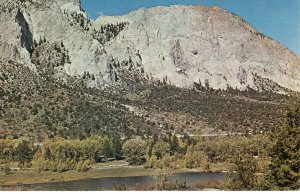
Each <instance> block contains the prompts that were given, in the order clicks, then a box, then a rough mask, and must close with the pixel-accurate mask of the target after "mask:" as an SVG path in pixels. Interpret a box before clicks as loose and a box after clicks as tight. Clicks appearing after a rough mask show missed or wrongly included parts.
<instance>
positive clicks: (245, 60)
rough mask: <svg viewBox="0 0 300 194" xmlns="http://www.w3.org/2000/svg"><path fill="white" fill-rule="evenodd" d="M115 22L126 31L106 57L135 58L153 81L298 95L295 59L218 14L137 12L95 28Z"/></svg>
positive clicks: (189, 9)
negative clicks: (123, 24)
mask: <svg viewBox="0 0 300 194" xmlns="http://www.w3.org/2000/svg"><path fill="white" fill-rule="evenodd" d="M116 21H125V22H129V23H130V26H129V27H128V28H126V29H125V30H124V31H122V32H121V33H120V35H119V36H118V37H117V38H116V40H114V41H112V42H110V43H109V44H108V45H107V46H106V49H107V51H108V53H112V55H113V56H116V57H115V58H116V59H117V60H118V61H122V60H124V59H126V58H128V55H130V54H128V53H130V52H131V53H132V55H131V58H134V56H133V55H134V54H137V53H138V52H139V54H140V55H141V58H142V64H143V65H142V67H143V69H144V70H145V72H146V73H148V74H151V75H152V76H153V77H154V78H158V79H160V80H163V79H166V80H168V82H170V83H171V84H174V85H177V86H180V87H191V86H192V85H193V83H199V82H201V83H202V85H205V83H207V84H209V86H210V87H212V88H215V89H219V88H221V89H226V88H227V87H232V88H237V89H240V90H245V89H246V88H247V87H250V88H253V89H255V90H262V89H263V88H262V87H261V86H262V85H267V84H268V83H269V84H270V83H271V82H275V83H278V84H279V85H280V86H282V87H283V88H288V89H291V90H296V91H298V90H299V67H300V65H299V57H297V56H296V55H294V54H293V53H292V52H291V51H289V50H288V49H287V48H285V47H283V46H281V45H280V44H279V43H277V42H276V41H274V40H272V39H271V38H268V37H266V36H264V35H263V34H261V33H259V32H257V31H256V30H255V29H254V28H252V27H251V26H250V25H248V24H247V23H245V22H244V21H243V20H242V19H241V18H239V17H238V16H236V15H233V14H231V13H229V12H227V11H225V10H223V9H221V8H217V7H212V8H208V7H199V6H171V7H157V8H151V9H140V10H137V11H134V12H132V13H129V14H128V15H125V16H121V17H120V16H118V17H115V18H114V17H105V16H104V17H99V18H98V19H97V20H96V22H95V23H94V24H95V25H96V26H97V25H101V24H102V25H103V24H105V23H110V22H111V23H114V22H116ZM124 50H125V51H126V50H127V51H128V52H124ZM135 58H137V57H135ZM136 63H140V61H139V59H138V58H137V60H136ZM258 77H259V78H261V79H260V80H264V82H265V83H261V82H258V81H257V80H258V79H257V78H258ZM275 90H277V91H278V90H280V89H279V88H277V89H275Z"/></svg>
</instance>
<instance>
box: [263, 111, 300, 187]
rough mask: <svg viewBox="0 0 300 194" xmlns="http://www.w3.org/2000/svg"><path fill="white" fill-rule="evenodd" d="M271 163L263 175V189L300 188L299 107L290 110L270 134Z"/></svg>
mask: <svg viewBox="0 0 300 194" xmlns="http://www.w3.org/2000/svg"><path fill="white" fill-rule="evenodd" d="M271 138H272V140H273V142H274V145H273V147H272V149H271V152H270V157H271V163H270V165H269V167H268V171H267V173H266V175H265V180H264V183H263V189H265V190H296V189H299V188H300V181H299V178H300V172H299V168H300V109H299V108H297V109H295V110H292V111H290V112H289V113H288V114H287V119H286V122H285V124H284V125H283V126H282V127H279V128H277V129H276V130H275V132H274V133H273V134H272V137H271Z"/></svg>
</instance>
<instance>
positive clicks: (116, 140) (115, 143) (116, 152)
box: [112, 134, 122, 160]
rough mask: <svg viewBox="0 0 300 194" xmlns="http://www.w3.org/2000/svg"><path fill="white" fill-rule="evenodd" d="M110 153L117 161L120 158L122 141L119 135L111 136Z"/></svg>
mask: <svg viewBox="0 0 300 194" xmlns="http://www.w3.org/2000/svg"><path fill="white" fill-rule="evenodd" d="M112 151H113V156H114V157H115V158H116V159H117V160H119V159H121V158H122V140H121V136H120V135H119V134H115V135H113V136H112Z"/></svg>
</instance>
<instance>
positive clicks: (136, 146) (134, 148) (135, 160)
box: [123, 139, 147, 165]
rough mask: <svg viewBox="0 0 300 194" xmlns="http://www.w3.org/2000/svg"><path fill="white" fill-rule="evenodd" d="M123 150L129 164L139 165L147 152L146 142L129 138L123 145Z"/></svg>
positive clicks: (143, 160)
mask: <svg viewBox="0 0 300 194" xmlns="http://www.w3.org/2000/svg"><path fill="white" fill-rule="evenodd" d="M123 151H124V154H125V156H126V158H127V161H128V162H129V164H132V165H141V164H143V163H144V162H145V155H146V154H147V150H146V142H145V141H143V140H141V139H130V140H128V141H126V142H125V143H124V145H123Z"/></svg>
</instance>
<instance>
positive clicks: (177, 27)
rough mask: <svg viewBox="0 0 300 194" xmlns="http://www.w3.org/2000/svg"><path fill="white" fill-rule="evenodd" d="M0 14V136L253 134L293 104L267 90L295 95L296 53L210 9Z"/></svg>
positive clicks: (61, 7) (63, 4)
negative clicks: (93, 15)
mask: <svg viewBox="0 0 300 194" xmlns="http://www.w3.org/2000/svg"><path fill="white" fill-rule="evenodd" d="M0 10H1V12H0V16H1V17H0V24H1V25H0V138H1V137H4V138H5V137H11V138H19V137H22V138H26V139H35V140H36V141H38V142H39V141H42V140H43V139H48V138H53V137H56V136H61V137H65V138H85V137H89V136H90V135H93V134H108V133H120V134H122V135H123V136H126V137H130V136H132V135H138V136H151V135H153V134H165V133H170V132H171V133H175V134H181V135H184V134H186V133H189V134H194V135H199V134H213V135H216V134H223V135H224V133H231V132H234V133H236V132H238V133H242V134H244V133H260V132H264V131H268V130H271V129H273V128H274V127H275V126H277V125H278V123H280V122H281V121H282V113H283V112H284V111H285V110H286V108H287V107H288V106H289V105H290V104H291V103H292V102H295V101H297V96H296V95H295V96H294V95H290V96H289V95H281V94H278V93H279V92H290V91H291V90H295V91H297V86H298V85H297V84H298V83H299V82H298V77H297V76H298V73H299V71H298V69H297V68H298V66H297V64H298V63H297V60H298V58H297V56H295V55H293V54H292V53H291V52H290V51H289V50H288V49H286V48H284V47H282V46H281V45H279V44H278V43H276V42H275V41H272V40H271V39H269V38H267V37H264V36H263V35H262V34H259V33H257V32H256V31H255V30H254V29H253V28H251V27H250V26H249V25H247V24H246V23H245V22H243V21H242V20H241V19H240V18H238V17H237V16H234V15H232V14H230V13H228V12H226V11H224V10H222V9H220V8H205V7H194V6H171V7H157V8H152V9H140V10H137V11H134V12H132V13H129V14H128V15H125V16H118V17H100V18H98V19H97V20H96V21H92V20H90V19H89V18H88V16H87V14H86V13H85V12H84V10H83V9H82V8H81V5H80V1H77V0H64V1H58V0H47V1H46V0H43V1H38V0H22V1H4V0H0ZM225 16H226V17H225ZM162 18H163V19H165V21H166V22H165V23H162V22H161V21H162ZM209 18H210V19H209ZM220 18H221V19H222V20H221V23H220V24H219V23H216V22H219V19H220ZM223 20H224V21H223ZM228 21H231V23H232V26H231V27H230V29H228V26H227V25H228ZM229 23H230V22H229ZM224 26H225V27H226V26H227V28H225V27H224ZM221 29H222V30H224V33H223V31H222V33H223V34H222V33H221V34H222V35H219V33H220V31H219V30H221ZM237 32H239V33H237ZM219 36H222V37H223V38H221V37H219ZM249 37H250V39H251V38H252V39H253V40H252V41H250V39H249ZM221 39H224V40H222V41H221ZM241 43H244V47H245V48H244V50H243V49H242V50H241V46H240V44H241ZM246 43H247V44H246ZM250 43H251V44H250ZM253 48H257V49H259V50H258V51H253ZM242 51H243V52H245V55H240V53H241V52H242ZM246 51H247V52H246ZM263 52H266V53H267V54H266V53H264V54H261V53H263ZM226 56H227V57H226ZM242 56H245V57H246V58H245V59H243V57H242ZM241 59H243V60H242V61H240V60H241ZM268 60H269V61H271V62H272V63H271V62H270V63H266V61H268ZM253 61H254V62H253ZM284 61H285V62H286V66H284V65H282V64H283V62H284ZM273 64H275V65H273ZM262 68H265V69H266V71H264V70H263V69H262ZM282 68H286V73H282V72H281V73H279V74H278V75H277V74H276V73H278V72H280V69H282ZM271 70H272V71H273V74H272V71H271ZM270 72H271V73H270ZM276 75H277V77H276ZM272 76H273V77H272ZM274 76H275V77H274ZM225 78H226V79H225ZM174 85H175V86H179V87H175V86H174ZM100 88H101V89H100ZM211 88H215V89H218V88H221V89H227V91H224V90H211ZM295 88H296V89H295ZM241 90H246V91H241ZM257 90H258V91H260V92H257ZM268 91H270V92H268ZM274 92H275V93H274ZM276 92H277V94H276Z"/></svg>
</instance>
